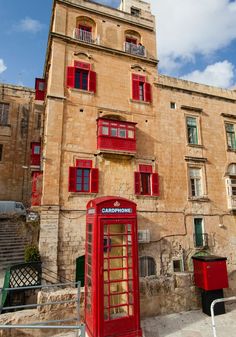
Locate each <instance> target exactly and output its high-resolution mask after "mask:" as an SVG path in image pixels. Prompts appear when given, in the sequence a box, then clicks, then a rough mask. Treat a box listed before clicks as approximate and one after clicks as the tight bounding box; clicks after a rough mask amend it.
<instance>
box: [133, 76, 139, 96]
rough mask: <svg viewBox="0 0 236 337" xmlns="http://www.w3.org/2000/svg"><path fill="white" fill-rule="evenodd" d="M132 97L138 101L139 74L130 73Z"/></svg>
mask: <svg viewBox="0 0 236 337" xmlns="http://www.w3.org/2000/svg"><path fill="white" fill-rule="evenodd" d="M132 98H133V99H134V100H136V101H139V99H140V97H139V76H138V75H134V74H133V75H132Z"/></svg>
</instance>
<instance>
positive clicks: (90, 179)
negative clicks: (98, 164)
mask: <svg viewBox="0 0 236 337" xmlns="http://www.w3.org/2000/svg"><path fill="white" fill-rule="evenodd" d="M69 192H82V193H98V169H97V168H92V160H82V159H78V160H77V161H76V166H75V167H70V168H69Z"/></svg>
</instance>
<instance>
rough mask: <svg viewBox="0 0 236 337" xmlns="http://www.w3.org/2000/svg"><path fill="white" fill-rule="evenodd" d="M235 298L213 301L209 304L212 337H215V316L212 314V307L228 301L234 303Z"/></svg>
mask: <svg viewBox="0 0 236 337" xmlns="http://www.w3.org/2000/svg"><path fill="white" fill-rule="evenodd" d="M235 300H236V296H233V297H228V298H219V299H216V300H214V301H213V302H212V303H211V324H212V330H213V336H214V337H217V335H216V325H215V314H214V306H215V304H216V303H222V302H230V301H235Z"/></svg>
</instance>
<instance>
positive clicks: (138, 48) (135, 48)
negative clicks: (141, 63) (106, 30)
mask: <svg viewBox="0 0 236 337" xmlns="http://www.w3.org/2000/svg"><path fill="white" fill-rule="evenodd" d="M125 52H126V53H130V54H133V55H138V56H143V57H145V56H146V50H145V47H144V46H142V45H137V44H134V43H130V42H125Z"/></svg>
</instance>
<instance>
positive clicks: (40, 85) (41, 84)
mask: <svg viewBox="0 0 236 337" xmlns="http://www.w3.org/2000/svg"><path fill="white" fill-rule="evenodd" d="M45 92H46V85H45V79H43V78H36V79H35V99H36V100H39V101H43V100H44V97H45Z"/></svg>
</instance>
